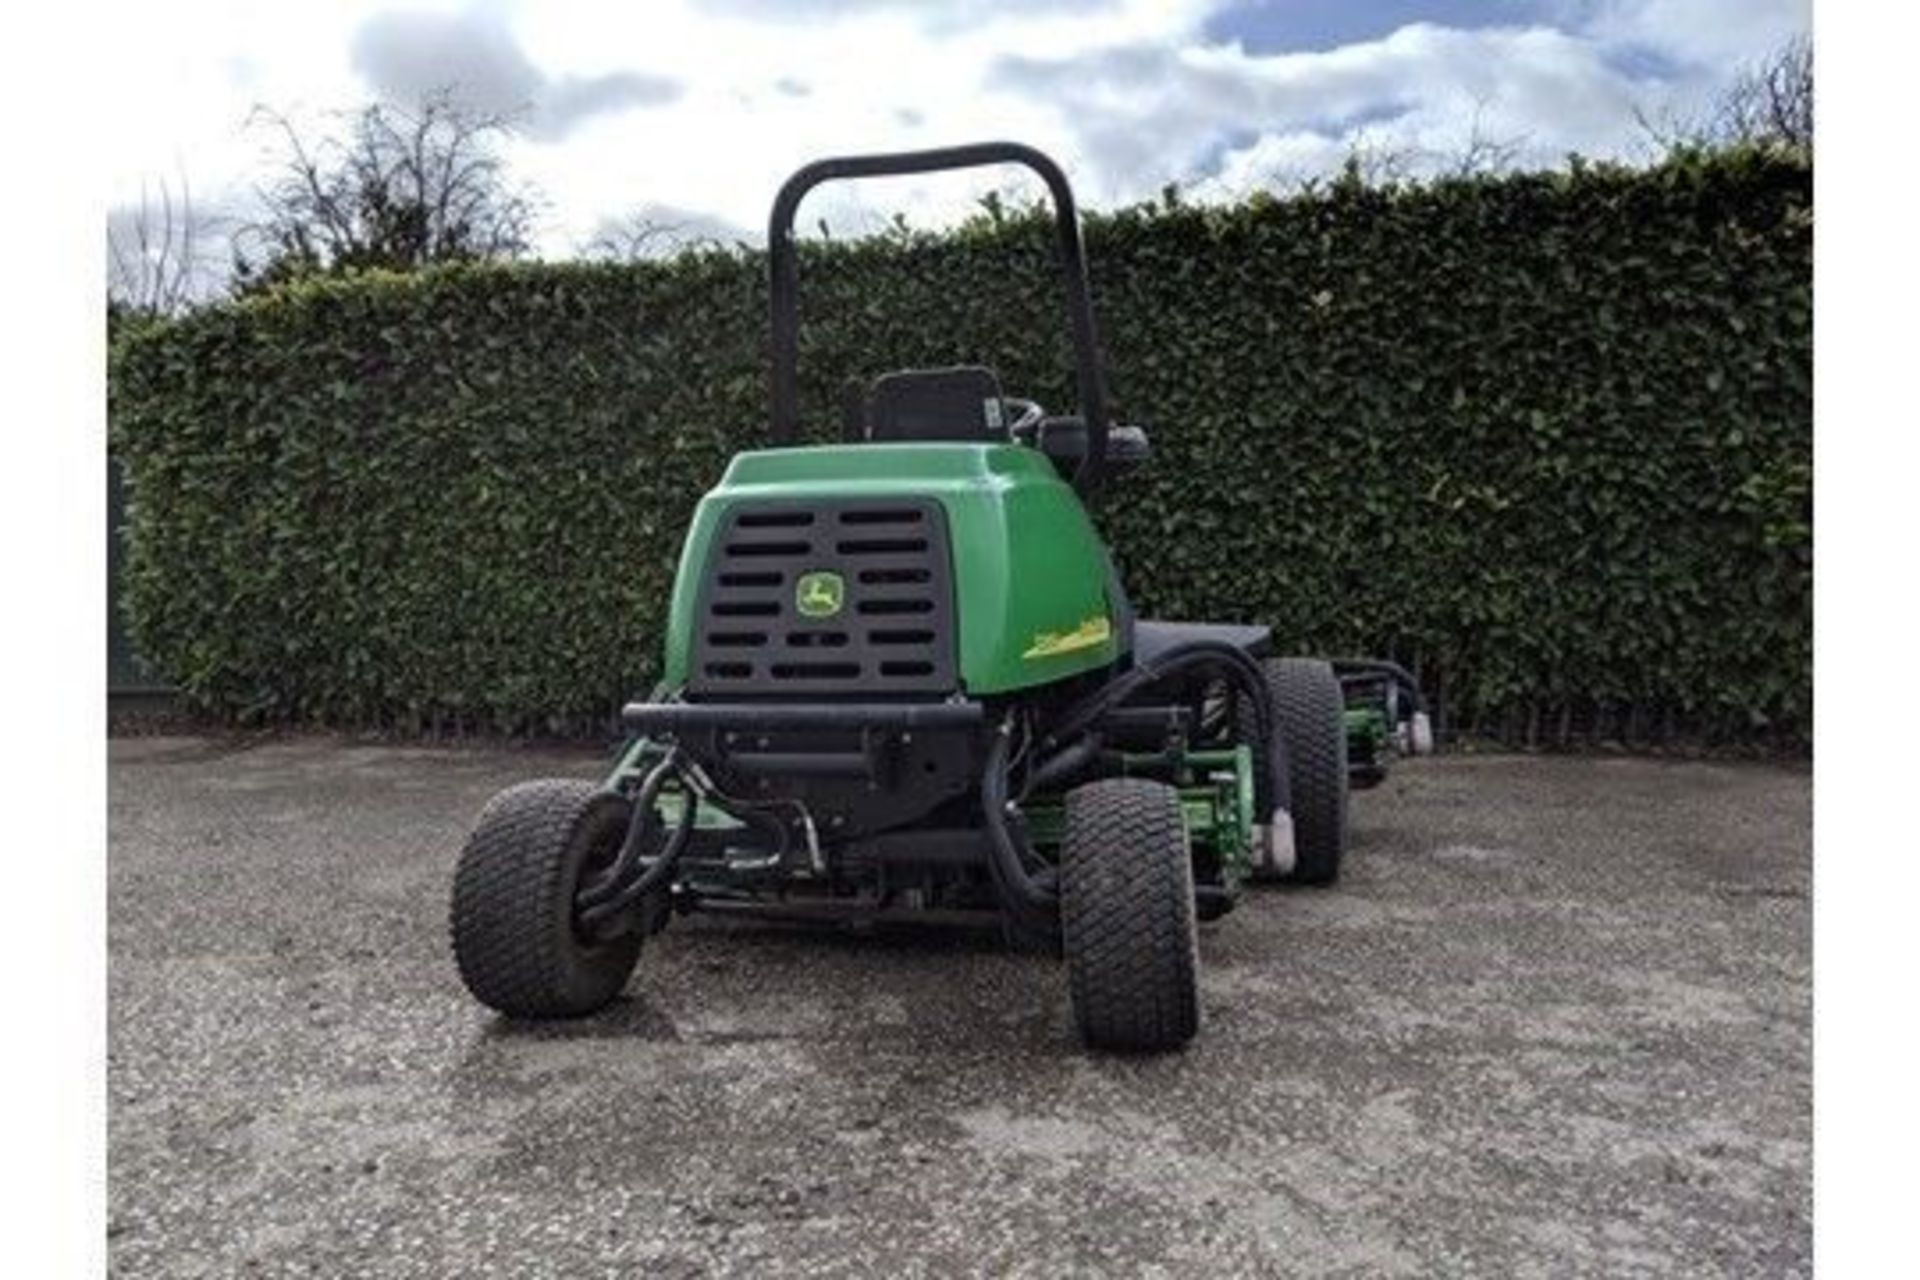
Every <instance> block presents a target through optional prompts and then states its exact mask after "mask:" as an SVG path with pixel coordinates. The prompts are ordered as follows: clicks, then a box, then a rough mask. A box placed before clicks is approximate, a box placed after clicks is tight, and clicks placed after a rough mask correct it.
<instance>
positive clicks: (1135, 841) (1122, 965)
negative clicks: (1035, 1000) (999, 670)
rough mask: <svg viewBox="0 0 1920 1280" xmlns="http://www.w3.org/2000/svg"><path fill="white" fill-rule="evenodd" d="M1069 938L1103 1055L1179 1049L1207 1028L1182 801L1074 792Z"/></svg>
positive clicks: (1129, 784)
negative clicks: (1108, 1051)
mask: <svg viewBox="0 0 1920 1280" xmlns="http://www.w3.org/2000/svg"><path fill="white" fill-rule="evenodd" d="M1060 928H1061V943H1062V950H1063V951H1064V952H1065V954H1066V958H1067V978H1068V983H1069V986H1070V989H1071V991H1072V997H1073V1017H1074V1022H1075V1024H1076V1025H1077V1026H1078V1027H1079V1031H1080V1036H1081V1038H1082V1039H1083V1040H1085V1041H1086V1043H1087V1044H1088V1046H1089V1047H1091V1048H1095V1049H1119V1050H1133V1051H1147V1052H1152V1051H1160V1050H1167V1049H1177V1048H1179V1047H1180V1046H1182V1045H1184V1044H1186V1043H1187V1041H1189V1040H1191V1039H1193V1036H1194V1033H1195V1032H1196V1031H1198V1030H1199V1029H1200V991H1199V973H1200V949H1199V934H1200V930H1199V925H1198V923H1197V922H1196V920H1195V916H1194V904H1193V858H1192V854H1191V853H1190V852H1189V850H1188V847H1187V828H1186V822H1185V820H1184V819H1183V818H1182V816H1181V812H1180V796H1179V793H1178V792H1176V791H1175V790H1174V789H1173V788H1172V787H1170V786H1168V785H1166V784H1165V783H1163V782H1154V781H1151V780H1149V779H1145V778H1105V779H1101V780H1100V781H1097V782H1089V783H1085V784H1083V785H1081V786H1078V787H1075V788H1074V789H1073V790H1071V791H1069V792H1067V797H1066V832H1065V835H1064V838H1063V839H1062V841H1061V845H1060Z"/></svg>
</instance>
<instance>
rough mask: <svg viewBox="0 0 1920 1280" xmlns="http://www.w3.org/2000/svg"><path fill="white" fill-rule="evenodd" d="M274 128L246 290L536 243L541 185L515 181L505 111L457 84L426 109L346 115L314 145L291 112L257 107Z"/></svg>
mask: <svg viewBox="0 0 1920 1280" xmlns="http://www.w3.org/2000/svg"><path fill="white" fill-rule="evenodd" d="M254 120H255V122H256V123H258V124H260V125H263V126H264V127H266V128H268V129H269V130H270V131H271V132H272V133H273V134H274V135H275V137H276V138H277V142H278V151H279V154H278V156H277V159H276V166H277V172H276V173H275V175H274V177H273V178H272V179H271V180H270V181H269V182H267V183H266V184H265V185H263V186H261V187H260V188H258V195H259V198H260V202H261V204H262V206H263V207H264V209H265V210H266V212H265V214H264V215H263V216H262V217H261V218H260V220H258V221H257V222H255V223H253V224H251V225H249V226H248V227H247V228H245V230H244V232H243V240H242V242H241V244H240V245H239V247H238V248H237V251H236V254H235V271H236V274H237V275H238V276H239V277H240V280H241V288H242V290H243V291H245V290H249V289H256V288H262V287H266V286H268V285H272V284H275V283H278V282H280V281H282V280H286V279H291V278H295V277H298V276H301V275H308V274H314V273H338V272H346V271H354V270H360V269H364V268H369V267H379V268H385V269H388V270H395V271H411V270H416V269H418V268H420V267H423V266H426V265H428V264H429V263H436V262H466V261H479V260H490V259H502V258H516V257H520V256H522V255H523V254H525V253H527V252H528V250H529V249H530V248H531V240H532V232H533V224H534V208H535V200H536V197H535V195H534V194H533V193H532V192H531V191H530V189H528V188H526V187H523V186H521V185H518V184H515V183H513V182H512V181H511V180H510V179H509V178H508V176H507V173H506V168H505V164H504V162H503V161H502V160H501V158H500V154H499V143H500V142H501V140H502V139H504V138H505V137H506V136H508V135H509V134H510V133H511V132H512V122H511V120H510V119H509V118H508V117H506V116H501V115H490V114H483V113H476V112H472V111H469V110H466V109H465V108H462V107H461V106H459V105H458V104H457V103H456V102H455V101H454V100H453V98H452V97H451V95H450V92H448V91H443V92H441V93H439V94H436V95H433V96H430V97H429V98H428V99H426V100H425V101H424V102H423V103H422V104H421V105H420V107H419V108H418V109H417V110H414V111H402V110H400V109H398V108H395V107H392V106H388V105H385V104H379V103H376V104H373V105H370V106H367V107H363V108H361V109H360V110H358V111H356V112H353V113H351V114H349V115H343V116H341V117H339V122H340V128H339V129H338V130H337V131H336V132H334V133H333V134H330V135H326V136H323V137H322V138H320V140H319V141H318V142H315V143H309V141H308V139H307V138H306V137H305V136H304V135H303V133H302V131H301V130H300V128H299V127H298V126H296V125H295V124H294V123H293V121H292V120H290V119H289V118H288V117H287V116H286V115H285V114H283V113H280V112H277V111H273V110H270V109H268V108H265V107H261V108H256V109H255V113H254Z"/></svg>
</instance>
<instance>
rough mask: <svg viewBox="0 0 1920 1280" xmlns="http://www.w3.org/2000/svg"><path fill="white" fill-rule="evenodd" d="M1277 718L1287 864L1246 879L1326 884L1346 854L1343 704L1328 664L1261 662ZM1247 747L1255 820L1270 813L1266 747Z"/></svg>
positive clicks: (1304, 660)
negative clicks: (1285, 791) (1288, 829)
mask: <svg viewBox="0 0 1920 1280" xmlns="http://www.w3.org/2000/svg"><path fill="white" fill-rule="evenodd" d="M1260 670H1261V674H1262V675H1264V676H1265V677H1266V681H1267V690H1268V692H1269V693H1271V694H1272V696H1273V706H1274V711H1275V712H1276V713H1277V714H1278V717H1279V721H1280V723H1279V725H1278V726H1276V732H1277V733H1278V734H1279V736H1280V740H1281V745H1282V748H1283V753H1284V755H1285V756H1286V761H1287V785H1288V788H1289V790H1291V791H1292V793H1293V795H1292V801H1291V803H1292V814H1291V816H1292V818H1293V865H1292V867H1291V868H1283V867H1277V866H1274V865H1271V864H1268V865H1256V866H1255V868H1254V878H1255V879H1258V880H1285V881H1292V882H1294V883H1298V884H1332V883H1333V882H1334V881H1335V880H1337V879H1339V877H1340V860H1341V858H1342V857H1343V856H1344V855H1345V853H1346V850H1347V724H1346V699H1345V697H1344V696H1342V694H1341V692H1340V679H1339V677H1338V676H1336V675H1334V673H1333V667H1332V665H1331V664H1329V663H1326V662H1322V661H1320V660H1318V659H1316V658H1269V659H1267V660H1266V661H1265V662H1262V663H1261V664H1260ZM1252 746H1253V766H1254V805H1255V812H1256V815H1257V820H1259V821H1267V820H1268V819H1269V817H1270V815H1271V814H1272V813H1273V797H1272V795H1271V794H1270V792H1271V790H1272V787H1271V786H1270V784H1269V783H1268V781H1267V778H1268V774H1267V760H1268V759H1269V758H1270V756H1271V753H1272V750H1273V749H1272V747H1271V746H1268V745H1266V744H1262V743H1258V742H1255V743H1253V744H1252Z"/></svg>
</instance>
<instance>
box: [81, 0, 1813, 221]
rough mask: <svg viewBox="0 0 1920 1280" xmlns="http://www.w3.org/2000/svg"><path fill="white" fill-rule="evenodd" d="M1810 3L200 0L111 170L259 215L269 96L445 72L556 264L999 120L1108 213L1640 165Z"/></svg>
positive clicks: (860, 200)
mask: <svg viewBox="0 0 1920 1280" xmlns="http://www.w3.org/2000/svg"><path fill="white" fill-rule="evenodd" d="M1808 2H1809V0H1474V2H1469V0H1158V2H1156V0H925V2H916V0H625V3H585V2H574V0H544V2H543V3H538V4H536V3H532V2H531V0H526V2H523V3H515V2H514V0H454V2H452V3H423V2H419V0H344V2H341V3H330V4H309V5H259V4H252V3H240V2H237V0H227V2H220V0H208V2H205V3H194V2H192V0H176V2H174V3H169V4H166V5H143V6H139V7H138V10H133V9H132V8H131V7H130V8H129V11H128V12H129V14H130V16H129V19H128V22H127V23H126V24H125V25H123V26H121V27H120V28H119V29H118V30H117V31H116V33H115V40H114V42H113V46H114V59H115V62H116V66H115V67H114V69H113V80H112V83H114V84H115V85H116V86H117V92H118V94H119V96H120V98H121V102H120V108H121V110H120V113H119V114H118V115H117V116H116V117H115V126H114V128H113V130H112V140H111V145H110V151H109V154H108V155H107V157H106V162H107V164H108V165H109V167H110V175H111V183H112V200H113V202H114V204H115V205H116V206H126V205H129V204H132V203H134V202H136V201H137V200H138V198H139V196H140V193H141V190H142V185H143V183H144V184H146V185H147V187H148V189H149V190H151V189H153V187H154V186H155V185H156V184H158V183H159V182H161V181H166V182H169V183H172V184H176V185H177V184H178V183H179V182H180V181H181V180H182V179H184V180H185V181H186V182H187V183H188V184H189V185H190V187H191V189H192V191H193V193H194V199H195V202H196V203H197V204H198V205H199V206H200V207H202V208H203V209H214V210H222V211H227V210H232V211H240V210H242V209H243V208H244V205H245V202H246V200H247V198H248V193H249V191H250V190H251V187H252V184H253V182H254V181H255V180H256V178H257V175H258V173H259V171H260V166H261V163H262V155H263V148H264V147H265V144H266V143H267V142H268V139H267V137H266V136H265V134H264V133H263V132H262V131H261V130H260V129H258V128H257V127H256V128H253V129H249V128H248V127H247V123H246V122H247V118H248V116H249V114H250V112H251V111H252V109H253V107H254V106H255V105H256V104H267V105H270V106H272V107H275V108H276V109H280V110H283V111H286V112H289V113H292V114H294V115H295V116H296V117H297V118H304V119H307V120H309V121H312V122H324V121H325V120H326V119H327V118H328V117H327V115H326V113H327V112H328V111H329V110H332V109H338V108H342V107H351V106H353V105H355V104H358V103H362V102H365V101H368V100H371V99H384V100H391V101H394V102H396V103H400V104H408V103H412V102H415V101H417V100H418V99H419V98H420V97H421V96H422V95H423V94H427V93H431V92H433V91H436V90H440V89H450V90H451V91H453V92H454V93H455V94H457V95H459V96H460V97H463V98H465V99H466V100H468V101H470V102H472V103H473V104H475V105H477V106H480V107H484V108H488V109H493V110H507V111H513V112H516V113H518V116H519V120H520V126H519V131H518V135H517V136H516V138H515V139H514V141H513V142H512V144H511V147H510V150H509V160H510V164H511V167H512V169H513V171H514V173H515V174H516V175H517V176H518V177H520V178H522V179H524V180H526V181H528V182H530V183H532V184H533V185H534V186H535V187H537V188H538V189H539V190H540V191H541V192H542V193H543V194H544V196H545V198H546V206H545V212H544V218H543V225H542V228H541V233H540V246H541V249H542V251H543V252H545V253H547V254H549V255H555V256H559V255H566V254H569V253H572V252H575V251H577V250H578V249H579V248H580V247H581V246H582V245H583V244H584V243H585V242H586V241H587V240H589V239H590V238H591V237H592V236H593V234H594V233H595V232H596V230H597V229H599V228H600V227H601V226H602V224H603V223H604V222H605V221H606V220H608V219H613V218H619V217H622V216H627V215H632V214H634V213H636V212H638V213H642V214H646V215H650V216H652V217H654V218H655V220H657V221H662V222H670V223H675V224H679V225H682V226H685V227H688V228H692V229H694V230H697V231H702V232H706V233H709V234H720V235H723V236H724V235H734V234H737V235H739V236H741V237H744V238H749V239H755V238H758V231H757V228H759V227H760V226H761V224H762V222H763V220H764V218H765V209H766V206H767V203H768V201H769V200H770V198H771V196H772V193H773V190H774V188H775V187H776V186H777V185H778V183H779V182H780V180H781V178H782V177H784V176H785V174H786V173H787V172H789V171H790V170H791V169H792V168H794V167H795V166H796V165H797V164H799V163H800V162H802V161H804V160H806V159H810V158H813V157H815V156H818V155H823V154H833V153H840V152H846V151H857V150H879V149H892V148H906V147H916V146H934V145H941V144H947V143H953V142H960V141H969V140H974V139H978V138H984V137H1011V138H1017V139H1021V140H1025V141H1029V142H1032V143H1035V144H1036V145H1038V146H1040V147H1042V148H1043V149H1045V150H1048V151H1050V152H1052V153H1053V154H1054V155H1055V156H1056V157H1057V158H1059V159H1060V160H1062V161H1063V162H1064V163H1066V164H1067V166H1068V167H1069V170H1070V171H1071V173H1072V175H1073V177H1074V180H1075V183H1076V186H1077V187H1078V189H1079V190H1080V192H1081V195H1082V199H1083V201H1085V202H1086V203H1088V204H1090V205H1093V206H1096V207H1098V206H1109V205H1113V204H1117V203H1122V202H1126V201H1131V200H1135V199H1139V198H1142V197H1145V196H1149V195H1152V194H1154V193H1156V192H1158V191H1159V190H1160V189H1161V188H1162V187H1163V186H1164V185H1165V184H1167V183H1169V182H1178V183H1180V184H1181V185H1182V187H1183V188H1185V189H1187V190H1189V191H1192V192H1196V193H1198V194H1199V195H1201V196H1202V197H1205V196H1221V197H1225V196H1232V195H1237V194H1241V193H1244V192H1246V191H1248V190H1250V189H1253V188H1255V187H1259V186H1263V185H1273V184H1281V185H1286V184H1289V183H1291V182H1294V181H1297V180H1299V179H1300V178H1302V177H1305V176H1309V175H1312V174H1315V173H1321V172H1325V171H1327V170H1329V169H1331V168H1333V167H1335V166H1337V165H1338V163H1339V162H1340V160H1341V158H1342V157H1343V156H1345V155H1346V154H1347V153H1348V152H1349V151H1350V150H1351V149H1352V148H1353V147H1354V146H1355V145H1356V144H1359V145H1361V146H1362V147H1364V148H1368V149H1372V150H1374V151H1392V152H1395V153H1398V154H1401V155H1403V156H1406V157H1410V158H1411V159H1412V162H1413V163H1414V164H1415V165H1416V166H1418V165H1419V164H1421V163H1424V162H1429V161H1430V162H1432V163H1438V162H1439V161H1440V160H1441V159H1442V158H1444V157H1446V156H1449V155H1457V154H1458V153H1459V152H1460V151H1461V150H1462V149H1463V148H1464V147H1465V146H1466V145H1467V143H1468V141H1469V139H1470V138H1472V137H1473V136H1475V133H1476V131H1477V132H1478V135H1479V136H1480V137H1482V138H1483V139H1488V140H1492V141H1496V142H1499V143H1501V144H1503V145H1505V146H1508V147H1511V148H1512V149H1513V155H1514V159H1515V160H1516V161H1517V162H1519V163H1523V164H1534V163H1537V164H1541V165H1553V164H1557V163H1560V162H1561V161H1562V160H1563V159H1564V157H1565V156H1566V154H1567V153H1569V152H1580V153H1582V154H1584V155H1588V156H1621V157H1629V158H1632V157H1636V156H1641V155H1644V153H1645V148H1646V135H1645V131H1644V129H1643V128H1642V126H1641V125H1640V124H1639V123H1637V121H1636V110H1638V111H1640V112H1642V113H1645V114H1648V115H1651V116H1655V117H1659V116H1662V115H1670V114H1673V113H1680V114H1685V113H1686V112H1688V111H1691V110H1695V109H1697V108H1698V106H1699V104H1701V103H1702V102H1704V101H1706V100H1708V99H1709V98H1710V97H1711V96H1712V95H1713V93H1714V92H1715V91H1716V90H1717V89H1718V88H1720V87H1721V86H1723V85H1724V84H1725V83H1726V82H1727V80H1728V78H1729V77H1730V76H1731V75H1732V74H1734V73H1735V72H1736V71H1737V70H1738V68H1739V67H1740V66H1741V65H1743V64H1744V63H1747V62H1750V61H1751V60H1753V59H1756V58H1759V57H1761V56H1763V55H1765V54H1766V53H1767V52H1769V51H1770V50H1773V49H1775V48H1777V47H1778V46H1779V45H1780V44H1781V43H1783V42H1784V41H1785V40H1787V39H1788V38H1790V37H1792V36H1793V35H1795V34H1798V33H1800V32H1802V31H1804V30H1806V28H1807V25H1808V22H1809V16H1808ZM136 12H137V13H138V14H139V15H140V16H137V17H136V16H131V14H133V13H136ZM989 185H1008V186H1010V185H1012V179H1011V177H1010V176H1004V175H1003V176H992V175H990V176H986V177H978V178H962V177H953V176H948V177H936V178H929V179H924V180H902V181H898V182H894V183H888V184H885V185H884V186H880V185H874V184H860V186H859V187H858V188H855V189H850V190H845V191H843V192H841V193H839V194H832V195H830V194H828V192H826V191H823V192H822V193H820V194H819V195H816V196H815V197H813V198H812V199H811V200H810V201H809V203H808V206H807V208H806V210H805V211H804V213H803V219H802V220H803V222H806V223H808V224H809V225H811V224H812V223H814V222H815V221H817V220H818V219H820V218H821V217H823V216H824V217H827V218H829V219H830V220H831V221H833V223H834V225H835V227H836V230H838V229H840V228H841V227H843V226H845V227H846V228H847V229H848V230H858V229H860V228H861V227H862V226H863V225H864V226H869V227H870V226H872V225H877V220H878V219H879V217H880V216H881V212H882V211H884V212H886V213H891V212H893V211H895V210H898V211H900V212H903V213H905V214H906V216H908V217H909V219H911V220H912V221H913V222H914V223H916V224H917V225H931V224H938V223H940V222H942V221H944V220H947V219H950V218H952V217H953V216H955V215H956V214H957V213H958V212H960V211H962V210H964V209H965V208H966V207H967V206H968V205H969V204H970V202H971V201H972V199H974V198H975V197H976V196H977V195H978V194H979V193H980V191H982V190H983V189H985V187H986V186H989Z"/></svg>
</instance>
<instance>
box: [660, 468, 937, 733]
mask: <svg viewBox="0 0 1920 1280" xmlns="http://www.w3.org/2000/svg"><path fill="white" fill-rule="evenodd" d="M951 563H952V556H951V553H950V551H949V550H948V543H947V524H946V516H945V512H944V511H942V509H941V507H940V504H939V503H938V502H934V501H930V500H921V501H905V502H902V501H890V500H863V501H845V502H833V503H809V504H805V505H802V504H797V503H740V504H738V505H735V506H734V507H732V508H731V509H730V510H729V511H728V512H727V514H726V516H725V518H724V523H723V524H722V525H721V527H720V530H719V532H718V533H717V534H716V535H715V537H714V542H713V548H712V550H711V551H710V552H709V554H708V559H707V566H706V578H705V581H704V582H703V583H702V585H701V592H700V604H699V612H698V615H697V617H696V619H695V634H694V638H693V647H692V662H691V669H690V670H689V672H688V684H687V687H688V692H689V693H690V694H693V695H695V696H703V695H704V696H707V697H738V696H768V695H785V696H792V695H817V694H846V693H860V694H862V695H863V696H864V695H887V694H919V695H926V694H944V693H949V692H952V691H953V690H954V689H955V688H956V687H957V685H958V679H957V677H956V673H955V670H954V664H955V658H954V610H953V579H952V568H951ZM810 574H832V575H837V576H838V578H839V580H840V583H841V584H842V589H841V592H840V596H841V598H840V607H839V609H838V610H836V611H834V612H833V613H832V614H831V615H830V616H825V617H809V616H807V615H806V614H804V613H803V612H802V611H801V610H800V608H799V605H798V600H797V593H798V591H799V589H800V585H801V580H802V579H803V578H805V577H807V575H810ZM826 585H827V586H829V587H830V584H826Z"/></svg>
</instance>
